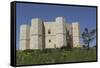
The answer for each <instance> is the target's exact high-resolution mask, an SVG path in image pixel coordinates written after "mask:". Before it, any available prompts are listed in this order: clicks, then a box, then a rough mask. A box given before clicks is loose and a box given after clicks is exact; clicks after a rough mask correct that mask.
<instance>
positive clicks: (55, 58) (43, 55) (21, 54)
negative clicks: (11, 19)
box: [16, 48, 96, 65]
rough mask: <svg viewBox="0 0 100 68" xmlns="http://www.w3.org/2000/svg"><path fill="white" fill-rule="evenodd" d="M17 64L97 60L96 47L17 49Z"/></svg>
mask: <svg viewBox="0 0 100 68" xmlns="http://www.w3.org/2000/svg"><path fill="white" fill-rule="evenodd" d="M16 52H17V53H16V63H17V65H29V64H48V63H64V62H78V61H95V60H96V49H95V48H91V49H90V50H87V49H79V48H74V49H72V50H67V49H45V50H25V51H19V50H17V51H16Z"/></svg>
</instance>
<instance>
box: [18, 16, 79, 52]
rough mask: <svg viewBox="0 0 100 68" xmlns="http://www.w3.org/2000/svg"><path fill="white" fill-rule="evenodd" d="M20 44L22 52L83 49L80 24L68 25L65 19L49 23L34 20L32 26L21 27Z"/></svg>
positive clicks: (24, 25)
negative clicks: (29, 50)
mask: <svg viewBox="0 0 100 68" xmlns="http://www.w3.org/2000/svg"><path fill="white" fill-rule="evenodd" d="M19 43H20V44H19V49H20V50H26V49H45V48H61V47H64V46H65V47H66V46H68V47H81V46H80V28H79V23H78V22H73V23H72V24H68V23H67V22H66V21H65V19H64V18H63V17H57V18H56V19H55V20H54V21H47V22H44V21H42V20H41V19H39V18H33V19H32V20H31V25H27V24H22V25H21V26H20V40H19Z"/></svg>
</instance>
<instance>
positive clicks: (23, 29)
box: [19, 24, 30, 50]
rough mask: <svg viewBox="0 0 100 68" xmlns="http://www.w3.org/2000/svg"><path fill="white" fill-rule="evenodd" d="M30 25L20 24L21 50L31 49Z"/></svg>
mask: <svg viewBox="0 0 100 68" xmlns="http://www.w3.org/2000/svg"><path fill="white" fill-rule="evenodd" d="M29 45H30V26H28V25H26V24H24V25H21V26H20V46H19V49H20V50H26V49H30V46H29Z"/></svg>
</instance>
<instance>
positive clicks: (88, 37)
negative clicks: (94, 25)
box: [82, 28, 96, 49]
mask: <svg viewBox="0 0 100 68" xmlns="http://www.w3.org/2000/svg"><path fill="white" fill-rule="evenodd" d="M95 37H96V30H95V29H92V30H91V31H89V30H88V28H85V29H84V32H83V33H82V38H83V42H84V43H85V44H87V47H88V49H89V47H90V42H91V41H92V40H94V38H95Z"/></svg>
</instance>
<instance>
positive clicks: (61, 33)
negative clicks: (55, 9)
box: [55, 17, 67, 48]
mask: <svg viewBox="0 0 100 68" xmlns="http://www.w3.org/2000/svg"><path fill="white" fill-rule="evenodd" d="M56 23H57V24H56V26H57V27H56V26H55V27H56V43H57V46H56V47H57V48H60V47H63V46H67V44H66V43H67V41H66V25H65V24H66V23H65V19H64V18H63V17H57V18H56Z"/></svg>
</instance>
